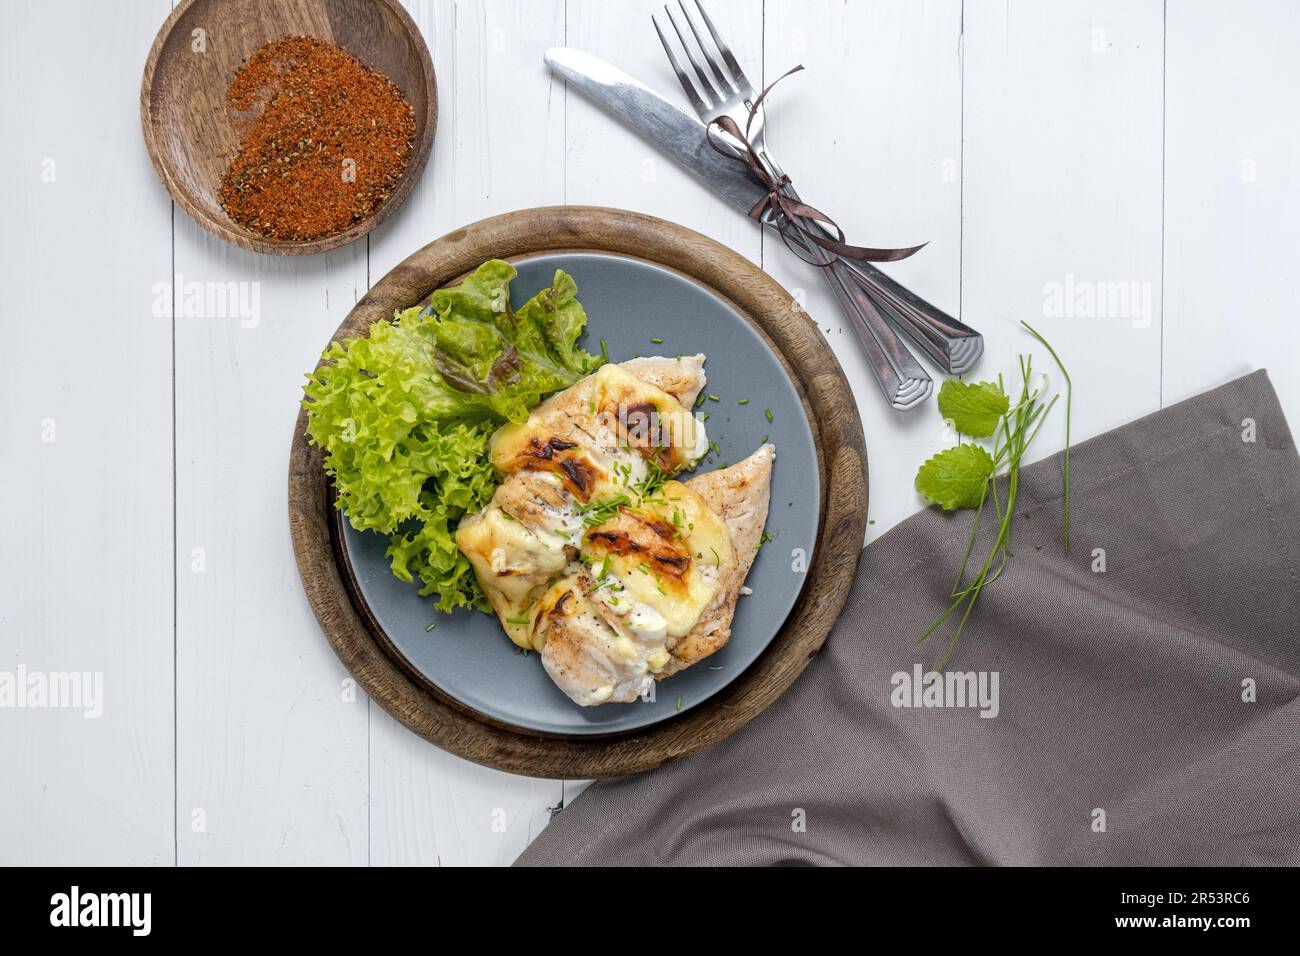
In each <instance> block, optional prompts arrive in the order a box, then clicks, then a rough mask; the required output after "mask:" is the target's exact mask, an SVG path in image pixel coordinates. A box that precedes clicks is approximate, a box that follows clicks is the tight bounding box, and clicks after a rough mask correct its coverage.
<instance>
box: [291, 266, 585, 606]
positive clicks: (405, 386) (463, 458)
mask: <svg viewBox="0 0 1300 956" xmlns="http://www.w3.org/2000/svg"><path fill="white" fill-rule="evenodd" d="M515 274H516V273H515V270H514V268H513V267H512V266H511V265H510V264H509V263H506V262H502V261H500V260H496V259H494V260H491V261H489V262H485V263H483V265H481V266H479V268H478V269H477V270H476V271H475V272H474V273H473V274H472V275H470V276H468V277H467V278H466V279H465V280H464V281H463V282H462V283H460V284H459V285H457V286H454V287H451V288H447V289H439V290H438V291H437V292H435V293H434V294H433V296H432V298H431V299H430V302H429V306H428V307H427V308H425V309H421V308H420V307H419V306H416V307H414V308H410V309H406V310H404V311H401V312H398V313H396V314H395V315H394V317H393V319H392V321H388V320H381V321H379V322H376V323H375V324H374V325H373V326H372V327H371V329H370V333H369V335H368V336H359V337H356V338H351V339H345V340H343V341H339V342H332V343H331V344H330V346H329V348H327V349H326V350H325V352H324V354H323V355H322V356H321V358H322V364H321V365H320V367H319V368H318V369H317V370H316V372H315V373H314V374H312V375H310V376H308V381H307V385H306V386H305V388H304V391H305V392H306V400H305V401H304V402H303V405H304V406H305V407H306V409H307V435H308V438H309V439H310V440H311V442H312V443H313V444H315V445H319V446H320V447H321V448H322V449H323V451H324V453H325V470H326V472H328V474H329V475H330V476H331V477H332V478H333V480H334V488H335V490H336V492H337V495H338V507H339V508H340V509H341V510H342V511H343V512H344V514H345V515H346V516H347V519H348V521H349V523H351V525H352V527H354V528H356V529H357V530H358V531H377V532H380V533H382V534H386V535H388V536H389V543H388V558H389V560H390V561H391V566H392V571H393V574H394V575H396V576H397V577H398V578H400V579H401V580H403V581H407V582H412V581H415V580H416V579H418V580H419V582H420V585H421V586H420V594H422V595H436V596H437V608H438V610H440V611H451V610H452V609H454V608H457V607H474V608H479V609H481V610H487V609H488V605H487V601H486V600H485V598H484V597H483V592H482V591H481V590H480V589H479V586H478V582H477V581H476V580H475V578H474V574H473V572H472V571H471V569H470V566H469V563H468V562H467V561H466V560H465V557H464V555H462V554H461V553H460V552H459V551H458V550H457V549H456V541H455V537H454V533H455V529H456V523H457V522H458V521H460V519H461V517H462V516H463V515H465V514H467V513H469V512H473V511H477V510H479V509H480V508H482V507H483V506H484V505H485V504H487V502H488V500H489V499H491V497H492V493H493V491H494V490H495V489H496V484H497V477H496V475H495V473H494V471H493V468H492V462H491V459H490V456H489V441H490V439H491V437H492V433H493V432H494V431H496V429H497V428H498V427H499V426H500V425H502V424H504V423H505V422H507V421H512V422H522V421H525V420H527V418H528V410H529V409H530V408H532V407H533V406H534V405H536V404H537V403H538V402H540V401H541V400H542V399H543V398H546V397H547V396H548V395H550V394H552V393H554V392H557V391H559V390H561V389H564V388H567V387H568V386H570V385H572V384H573V383H574V382H576V381H577V380H578V379H580V378H582V377H583V376H584V375H587V374H588V373H590V372H591V371H592V370H594V369H595V368H596V367H597V366H598V365H600V364H601V358H600V357H599V356H593V355H590V354H588V353H587V352H586V351H584V350H583V349H582V348H581V347H579V345H578V339H579V337H580V336H581V335H582V334H583V332H584V331H585V329H586V325H587V316H586V313H584V312H583V309H582V306H581V305H580V304H579V302H578V299H577V287H576V286H575V285H574V282H573V279H572V278H570V277H569V276H568V275H567V274H565V273H564V272H563V271H560V270H557V271H556V273H555V278H554V280H553V281H552V283H551V286H550V288H547V289H543V290H542V291H541V292H539V293H538V294H537V295H535V296H534V297H533V298H531V299H529V300H528V301H527V302H526V303H525V304H524V305H523V306H521V307H520V308H519V309H518V310H515V309H512V308H511V306H510V282H511V280H512V279H514V277H515Z"/></svg>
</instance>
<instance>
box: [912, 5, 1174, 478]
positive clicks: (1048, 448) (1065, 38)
mask: <svg viewBox="0 0 1300 956" xmlns="http://www.w3.org/2000/svg"><path fill="white" fill-rule="evenodd" d="M1162 30H1163V24H1162V4H1161V3H1160V2H1159V0H1141V2H1118V0H1104V2H1101V0H1094V2H1082V0H1079V2H1070V3H1056V4H1041V3H1029V2H1012V3H1006V4H1004V3H1001V2H998V3H993V2H983V0H980V2H967V3H966V8H965V51H966V67H965V82H964V87H965V92H964V98H965V114H964V124H963V125H964V130H965V145H964V155H965V161H964V187H963V192H964V232H963V255H962V306H963V313H964V318H965V319H966V321H968V322H970V323H971V324H973V325H975V326H976V327H978V328H979V329H981V330H982V331H983V332H984V333H985V335H986V338H987V352H986V356H985V359H984V361H983V364H982V365H981V366H980V368H979V369H978V375H979V377H981V378H986V377H990V376H992V375H994V374H995V373H997V372H999V371H1001V372H1003V373H1005V374H1009V375H1011V376H1012V381H1013V382H1018V381H1019V371H1018V369H1017V367H1016V358H1015V356H1016V355H1017V353H1024V352H1030V353H1033V354H1034V355H1035V356H1036V359H1037V361H1036V365H1035V367H1036V368H1039V369H1043V370H1047V371H1049V374H1050V376H1051V379H1052V381H1053V383H1054V384H1055V385H1057V386H1061V385H1063V383H1062V382H1061V377H1060V375H1059V374H1057V373H1056V370H1055V369H1054V368H1053V367H1052V366H1051V360H1050V357H1049V356H1048V355H1047V354H1046V353H1045V350H1043V349H1042V348H1041V347H1039V346H1037V344H1036V343H1035V342H1034V341H1033V340H1032V339H1031V338H1030V336H1029V335H1028V334H1027V333H1025V332H1023V331H1022V330H1020V328H1019V326H1018V323H1019V322H1020V321H1021V320H1025V321H1028V322H1029V323H1031V324H1033V325H1034V326H1035V327H1037V328H1038V329H1039V331H1040V332H1042V333H1043V334H1044V335H1045V336H1046V337H1047V339H1048V340H1049V341H1050V342H1051V343H1052V344H1053V345H1054V346H1055V348H1056V350H1057V352H1058V353H1059V354H1060V355H1061V357H1062V358H1063V359H1064V361H1065V362H1066V365H1067V367H1068V368H1069V370H1070V373H1071V375H1072V376H1073V378H1074V381H1075V382H1076V384H1077V385H1078V386H1079V394H1078V395H1076V396H1075V398H1076V400H1075V402H1074V415H1073V419H1074V420H1073V438H1074V440H1075V441H1078V440H1081V439H1083V438H1086V437H1088V436H1089V435H1094V434H1097V433H1098V432H1101V431H1104V430H1107V429H1110V428H1113V427H1115V426H1117V425H1120V424H1122V423H1124V422H1126V421H1129V420H1130V419H1132V418H1135V417H1137V416H1139V415H1143V414H1146V413H1147V412H1151V411H1154V410H1155V409H1156V408H1157V407H1158V406H1159V403H1160V381H1159V364H1160V294H1161V288H1160V256H1161V250H1160V196H1161V181H1162V180H1161V130H1160V125H1161V123H1160V120H1161V109H1162V102H1161V73H1162V54H1161V40H1162ZM927 414H928V415H929V420H930V422H931V423H935V422H937V413H927ZM931 427H934V425H933V424H932V425H931ZM1064 439H1065V416H1064V414H1062V411H1061V410H1059V409H1058V410H1056V411H1054V412H1053V414H1052V420H1050V421H1049V422H1048V423H1047V424H1046V425H1045V426H1044V428H1043V431H1042V433H1041V434H1040V435H1039V436H1038V439H1037V441H1036V442H1035V446H1034V447H1033V448H1032V449H1031V452H1030V457H1032V458H1038V457H1043V456H1045V455H1047V454H1050V453H1052V452H1055V451H1057V450H1058V449H1060V448H1061V447H1062V445H1063V444H1064ZM908 466H909V467H912V466H913V463H912V461H909V462H908Z"/></svg>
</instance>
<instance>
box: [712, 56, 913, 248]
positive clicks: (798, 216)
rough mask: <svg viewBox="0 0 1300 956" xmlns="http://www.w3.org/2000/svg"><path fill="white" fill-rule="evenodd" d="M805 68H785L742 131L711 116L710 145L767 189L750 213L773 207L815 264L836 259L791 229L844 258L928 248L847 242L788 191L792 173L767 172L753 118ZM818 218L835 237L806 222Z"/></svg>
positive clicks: (783, 229) (756, 102)
mask: <svg viewBox="0 0 1300 956" xmlns="http://www.w3.org/2000/svg"><path fill="white" fill-rule="evenodd" d="M802 69H803V65H802V64H800V65H799V66H796V67H793V68H791V69H789V70H786V71H785V72H784V73H782V74H781V75H780V76H778V77H777V78H776V79H775V80H773V81H772V82H771V83H769V84H768V85H767V87H766V88H765V89H764V90H763V92H762V93H760V94H759V95H758V99H756V100H754V103H753V105H752V106H750V108H749V119H748V121H746V123H745V128H744V130H743V131H742V130H741V128H740V127H739V126H738V125H737V124H736V121H735V120H733V119H732V118H731V117H730V116H719V117H718V118H717V119H714V120H712V121H711V122H710V123H709V127H708V137H707V138H708V140H709V145H710V146H712V147H713V148H714V149H715V150H717V151H718V152H719V153H721V154H722V155H723V156H725V157H727V158H728V159H734V160H736V161H737V162H739V163H744V164H745V166H746V167H748V169H749V172H750V175H752V176H753V177H754V178H755V179H757V180H758V181H759V182H760V183H762V184H763V186H764V187H766V189H767V195H765V196H764V197H763V198H762V199H760V200H759V201H758V202H757V203H755V204H754V208H753V209H751V210H750V211H749V217H750V218H751V219H754V220H756V221H759V222H761V221H762V219H763V217H764V216H765V215H766V214H767V213H768V211H769V210H770V211H771V212H772V214H773V217H774V220H775V222H776V224H777V226H778V227H779V228H780V230H781V238H782V239H784V240H785V244H786V246H787V247H788V248H789V249H790V251H791V252H793V253H794V254H795V255H797V256H799V258H801V259H803V260H804V261H805V262H809V263H811V264H813V265H816V266H821V267H822V268H826V267H828V266H830V265H831V263H833V262H834V261H835V260H834V259H830V258H828V260H827V261H826V262H822V261H821V260H820V259H819V258H812V257H811V250H806V249H800V248H798V247H796V246H795V245H792V244H791V239H790V235H789V232H787V230H792V231H794V232H797V233H798V234H799V236H800V237H801V238H802V239H803V240H805V241H806V242H809V243H812V244H813V245H815V246H818V247H820V248H822V249H825V250H826V251H827V252H830V253H832V254H833V255H835V256H840V257H842V258H845V259H853V260H855V261H858V262H897V261H898V260H899V259H906V258H907V257H908V256H910V255H913V254H914V253H916V252H918V251H920V250H921V249H923V248H925V246H926V243H924V242H923V243H921V245H919V246H907V247H905V248H901V249H874V248H872V247H870V246H852V245H849V244H848V243H847V242H845V236H844V230H843V229H841V228H840V227H839V225H837V224H836V222H835V220H833V219H831V217H830V216H828V215H826V214H825V213H824V212H822V211H821V210H820V209H817V208H815V207H814V206H810V205H808V204H807V203H805V202H801V201H800V200H798V199H794V198H792V197H791V196H789V195H788V194H787V193H786V189H787V187H788V186H789V185H790V177H789V176H787V175H785V174H784V173H782V174H781V175H780V176H773V175H772V174H771V173H770V172H768V170H767V167H766V166H765V165H763V161H762V158H761V157H760V156H759V155H758V153H757V152H756V151H755V150H754V147H753V144H752V143H751V142H750V138H749V137H750V130H751V128H752V127H753V125H754V118H755V117H756V116H757V115H758V111H759V109H760V108H761V107H762V105H763V100H764V99H766V98H767V94H768V93H770V92H772V87H774V86H776V84H778V83H780V82H781V81H782V80H784V79H785V78H786V77H787V76H789V75H790V74H791V73H798V72H799V71H800V70H802ZM715 126H716V127H718V128H719V129H721V130H722V131H723V132H725V133H726V134H727V135H728V136H730V137H731V138H732V139H734V140H736V141H737V142H738V143H739V144H740V147H741V150H742V155H740V156H737V155H736V154H735V153H734V152H733V151H731V150H729V149H725V148H723V147H722V146H719V145H718V143H717V142H716V141H715V140H714V136H713V127H715ZM809 222H819V223H822V224H824V225H825V226H827V227H828V228H830V229H831V230H833V231H834V233H835V237H836V238H834V239H830V238H827V236H826V235H824V234H823V233H822V231H821V230H820V229H813V228H810V227H809V226H808V225H805V223H809Z"/></svg>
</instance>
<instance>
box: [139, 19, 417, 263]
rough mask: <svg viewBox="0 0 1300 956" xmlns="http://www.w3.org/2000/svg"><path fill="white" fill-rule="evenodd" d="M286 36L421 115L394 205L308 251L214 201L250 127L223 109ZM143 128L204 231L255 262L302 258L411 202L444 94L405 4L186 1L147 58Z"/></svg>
mask: <svg viewBox="0 0 1300 956" xmlns="http://www.w3.org/2000/svg"><path fill="white" fill-rule="evenodd" d="M287 36H310V37H315V38H317V39H320V40H327V41H329V42H331V43H335V44H337V45H339V46H341V47H342V48H343V49H344V50H346V51H347V52H348V53H350V54H352V55H353V56H354V57H356V58H357V59H358V60H360V61H361V62H362V63H364V64H365V65H366V66H368V67H370V68H372V69H375V70H378V71H379V72H381V73H383V74H384V75H385V76H387V77H388V78H389V79H390V80H392V81H393V82H394V83H395V84H397V87H398V88H399V89H400V90H401V91H402V94H403V95H404V96H405V97H406V99H407V100H408V101H409V102H410V104H411V107H412V108H413V109H414V111H415V146H414V147H413V148H412V150H411V155H410V158H409V159H408V161H407V165H406V169H405V170H404V171H403V172H402V176H401V178H400V179H399V180H398V181H397V185H396V186H395V187H394V188H393V191H392V193H391V194H390V195H389V196H388V199H387V200H385V201H384V203H383V205H381V206H380V207H379V208H378V209H376V210H375V211H374V213H372V214H371V215H370V216H368V217H367V218H365V219H362V220H359V221H357V222H355V223H353V224H352V225H351V226H349V227H348V228H347V229H345V230H344V231H342V232H340V233H336V234H335V235H332V236H325V237H324V238H321V239H313V240H311V241H309V242H281V241H276V240H270V239H265V238H263V237H261V236H259V235H257V234H256V233H253V232H250V231H249V230H247V229H245V228H244V227H243V226H241V225H239V224H238V223H236V222H234V221H233V220H232V219H231V218H230V217H229V216H228V215H226V211H225V210H224V209H222V208H221V203H220V201H219V200H218V198H217V195H218V191H219V189H220V186H221V177H222V176H223V175H224V174H225V171H226V167H227V166H228V165H229V163H230V160H231V157H233V156H234V155H235V153H236V151H237V150H238V147H239V140H240V137H241V135H242V132H243V129H242V127H241V126H240V125H239V124H240V122H243V121H245V120H241V119H240V118H239V117H238V116H237V115H236V114H234V113H232V112H231V110H230V109H229V108H228V107H227V105H226V92H227V90H229V88H230V81H231V80H232V79H233V78H234V76H235V73H236V71H238V69H239V68H240V66H242V65H243V63H244V61H245V60H247V59H248V57H249V56H250V55H252V53H253V51H255V50H256V49H257V48H258V47H260V46H262V45H264V44H266V43H269V42H271V41H272V40H278V39H281V38H282V37H287ZM140 122H141V124H142V126H143V128H144V142H145V147H146V148H147V149H148V151H149V159H150V160H151V161H152V162H153V165H154V169H155V170H156V171H157V172H158V178H160V179H161V180H162V181H163V185H164V186H166V187H167V191H168V192H169V193H171V195H172V198H173V199H174V200H176V202H177V203H179V204H180V206H181V208H182V209H184V210H185V211H186V212H187V213H189V215H190V216H191V217H192V218H193V219H194V220H195V221H196V222H198V223H199V225H201V226H203V228H205V229H207V230H208V231H210V232H213V233H215V234H216V235H218V236H220V237H221V238H223V239H225V240H227V241H229V242H233V243H234V244H235V245H237V246H242V247H243V248H245V249H252V250H253V251H255V252H270V253H275V254H278V255H304V254H307V253H312V252H325V251H326V250H329V249H336V248H338V247H339V246H342V245H346V244H347V243H349V242H352V241H353V240H355V239H359V238H361V237H362V236H364V235H365V234H366V233H368V232H370V231H371V230H372V229H374V228H375V227H376V226H378V225H379V224H380V223H381V222H383V221H384V220H385V219H386V218H387V217H388V216H389V215H390V214H391V213H392V212H393V211H394V210H395V209H397V207H398V206H400V205H401V204H402V203H403V201H405V199H406V197H407V196H408V195H410V192H411V190H412V189H413V188H414V187H415V183H416V181H417V180H419V178H420V174H421V172H423V170H424V166H425V163H426V162H427V161H428V159H429V152H430V150H431V149H432V147H433V134H434V130H435V129H436V128H437V125H438V91H437V84H436V81H435V79H434V74H433V61H432V59H431V58H430V57H429V48H428V47H427V46H426V45H425V43H424V37H423V36H422V35H421V33H420V28H419V27H417V26H416V25H415V22H414V21H413V20H411V18H410V16H409V15H408V14H407V12H406V11H405V10H404V9H403V8H402V5H401V3H400V2H399V0H185V2H183V3H181V4H179V5H178V6H177V7H176V9H175V10H173V11H172V13H171V16H169V17H168V18H167V21H166V22H165V23H164V24H163V25H162V29H160V30H159V31H158V36H157V38H156V39H155V40H154V43H153V47H152V48H151V49H150V51H149V59H148V60H147V62H146V63H145V68H144V78H143V80H142V81H141V84H140Z"/></svg>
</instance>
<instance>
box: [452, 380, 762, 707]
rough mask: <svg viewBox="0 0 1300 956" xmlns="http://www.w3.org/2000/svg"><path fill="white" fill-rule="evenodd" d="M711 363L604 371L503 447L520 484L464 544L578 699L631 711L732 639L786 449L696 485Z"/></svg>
mask: <svg viewBox="0 0 1300 956" xmlns="http://www.w3.org/2000/svg"><path fill="white" fill-rule="evenodd" d="M703 363H704V356H702V355H698V356H691V357H683V358H680V359H671V358H649V359H635V360H633V361H631V362H627V363H624V364H623V365H622V366H617V365H605V366H602V367H601V368H600V369H599V370H597V371H596V372H595V373H594V374H592V375H590V376H588V377H587V378H585V379H583V380H581V381H579V382H578V383H576V384H575V385H573V386H572V387H570V388H569V389H566V390H565V391H564V392H561V393H559V394H557V395H554V396H552V397H551V398H550V399H548V400H547V401H545V402H543V403H542V404H540V405H538V406H537V408H536V409H534V410H533V413H532V414H531V415H530V416H529V419H528V421H527V422H526V423H523V424H519V425H507V426H505V427H503V428H502V429H501V430H500V431H499V432H498V433H497V435H496V436H495V437H494V439H493V446H492V453H493V461H494V463H495V464H496V466H497V468H498V470H499V471H501V472H502V473H503V474H504V475H505V476H506V477H505V479H504V480H503V481H502V483H501V485H500V486H499V487H498V488H497V491H496V494H495V495H494V497H493V500H492V502H491V503H490V504H489V505H488V506H487V507H486V508H485V509H484V510H483V511H482V512H480V513H479V514H477V515H473V516H470V517H467V518H466V519H464V520H462V521H461V523H460V527H459V528H458V529H457V533H456V541H457V545H458V546H459V547H460V549H461V551H462V552H463V553H464V554H465V555H466V557H467V558H468V559H469V561H470V564H471V566H472V567H473V568H474V572H475V575H476V576H477V577H478V580H479V582H480V584H481V585H482V587H483V590H484V593H485V594H487V596H488V599H489V600H490V601H491V603H492V606H493V608H494V610H495V611H496V612H497V615H498V617H499V618H500V619H501V622H502V626H503V627H504V628H505V630H506V633H507V634H508V635H509V636H510V638H511V640H513V641H514V642H515V643H516V644H518V645H519V646H521V647H524V648H529V649H532V650H536V651H538V652H539V653H540V654H541V657H542V665H543V666H544V667H545V669H546V672H547V674H548V675H550V677H551V679H552V680H554V681H555V683H556V685H557V686H558V687H559V688H560V689H561V690H563V691H564V693H565V694H567V695H568V696H569V697H570V698H571V699H572V700H574V701H575V702H576V703H578V704H581V705H584V706H591V705H595V704H601V703H605V702H630V701H633V700H635V699H636V698H637V697H638V696H640V695H642V694H644V693H646V691H647V690H648V689H649V688H650V687H651V686H652V684H653V681H654V679H655V678H657V677H664V676H667V675H668V674H672V673H676V672H677V671H679V670H681V669H682V668H684V667H688V666H690V664H692V663H695V662H696V661H698V660H700V659H702V658H703V657H705V656H707V655H709V654H711V653H713V652H714V651H716V650H717V649H718V648H719V647H721V646H722V645H723V644H725V643H726V642H727V639H728V638H729V637H730V634H731V619H732V615H733V614H734V612H735V606H736V600H737V598H738V596H739V594H740V589H741V587H742V585H743V583H744V579H745V576H746V574H748V572H749V567H750V565H751V564H752V562H753V559H754V552H755V551H756V550H757V546H758V541H759V537H760V535H761V534H762V529H763V524H764V522H765V520H766V517H767V506H768V497H769V494H770V481H771V469H772V459H773V449H772V446H771V445H764V446H763V447H761V448H760V449H759V450H758V451H757V452H755V453H754V454H753V455H752V456H750V458H748V459H746V460H745V461H743V462H740V463H739V464H736V465H733V466H732V467H731V468H726V469H722V470H721V471H718V472H713V473H711V474H708V475H700V476H698V477H696V478H693V479H691V480H690V481H689V482H686V483H681V482H678V481H674V480H669V479H667V477H666V476H667V475H671V474H673V473H675V472H676V471H678V470H680V469H682V468H684V467H687V466H689V465H692V464H693V463H694V462H695V461H696V460H697V459H698V458H699V457H700V456H701V455H702V454H703V452H704V451H705V450H706V449H707V447H708V441H707V438H706V437H705V433H704V426H703V423H701V422H699V421H698V420H696V419H695V417H694V415H693V414H692V413H691V411H690V408H691V405H692V404H693V403H694V401H695V398H696V397H697V396H698V394H699V392H700V391H701V390H702V389H703V387H704V382H705V379H704V371H703Z"/></svg>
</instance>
